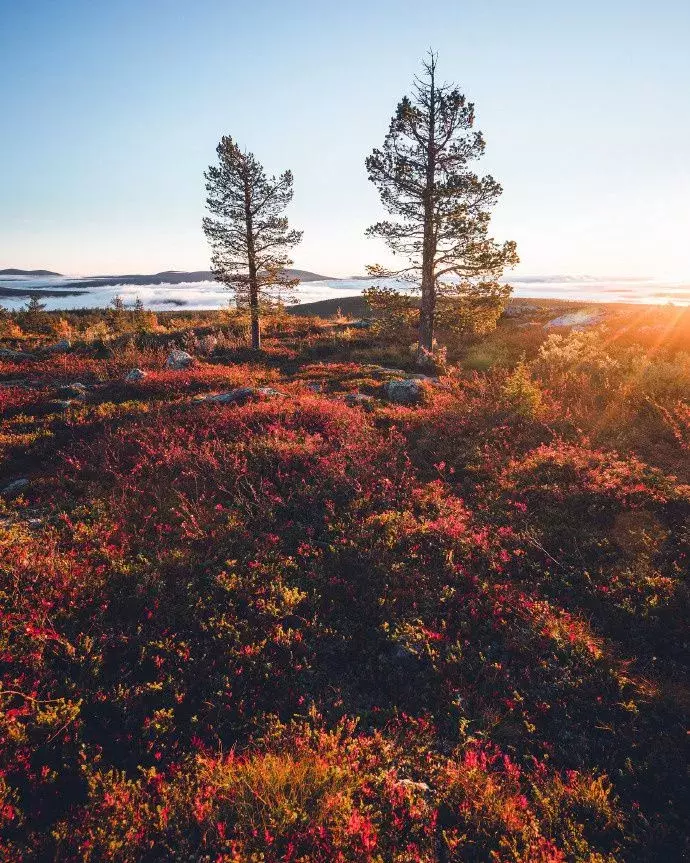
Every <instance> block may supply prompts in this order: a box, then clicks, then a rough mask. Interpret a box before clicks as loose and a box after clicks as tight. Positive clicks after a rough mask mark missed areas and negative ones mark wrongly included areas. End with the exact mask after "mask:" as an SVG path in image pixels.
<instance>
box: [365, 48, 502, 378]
mask: <svg viewBox="0 0 690 863" xmlns="http://www.w3.org/2000/svg"><path fill="white" fill-rule="evenodd" d="M436 64H437V56H436V55H435V54H434V53H433V52H429V57H428V59H427V60H426V61H425V62H424V64H423V66H424V75H423V76H422V78H419V77H416V78H415V82H414V93H413V95H412V97H409V96H404V97H403V99H402V100H401V101H400V103H399V104H398V107H397V110H396V112H395V115H394V116H393V118H392V120H391V124H390V128H389V131H388V134H387V135H386V138H385V140H384V143H383V147H382V149H380V150H379V149H375V150H374V151H373V152H372V154H371V155H370V156H369V157H368V159H367V160H366V167H367V171H368V174H369V179H370V180H371V181H372V182H373V183H374V184H375V185H376V187H377V188H378V190H379V194H380V196H381V201H382V203H383V205H384V207H385V208H386V210H387V211H388V212H389V213H390V214H391V215H392V216H394V217H396V218H395V221H383V222H378V223H377V224H375V225H372V226H371V227H370V228H369V229H368V231H367V233H368V234H369V235H370V236H376V237H381V238H383V240H385V242H386V244H387V245H388V246H389V248H390V249H391V250H392V251H393V253H394V254H398V255H401V256H403V257H404V258H405V259H406V260H407V264H406V265H405V266H403V267H401V268H399V269H392V268H384V267H381V266H378V265H375V266H372V267H369V272H370V274H372V275H376V276H389V277H390V276H399V277H401V278H404V279H406V280H410V281H414V282H415V283H416V284H417V285H418V286H419V288H420V289H421V295H422V296H421V305H420V312H419V344H418V355H417V359H418V362H419V363H420V364H421V365H423V364H425V363H426V362H428V360H429V358H430V356H431V352H432V349H433V342H434V327H435V325H436V324H438V323H439V313H440V312H443V317H445V319H446V322H448V320H449V319H451V320H452V318H453V316H454V315H455V318H456V320H458V321H460V320H461V319H462V317H463V315H464V316H465V317H466V316H467V311H468V309H470V310H471V309H475V310H476V311H477V312H481V311H482V309H486V308H490V307H496V306H497V305H498V306H500V307H502V305H503V304H504V303H505V301H506V300H507V298H508V296H509V294H510V288H509V287H508V286H505V285H502V284H500V283H499V281H498V280H499V278H500V276H501V275H502V273H503V270H504V268H505V267H510V266H514V265H515V264H516V263H517V262H518V256H517V251H516V246H515V243H514V242H507V243H504V244H503V245H499V244H498V243H497V242H496V241H495V240H493V239H492V238H491V237H490V236H489V234H488V230H489V219H490V209H491V207H492V206H493V205H494V204H495V203H496V201H497V200H498V198H499V196H500V195H501V192H502V189H501V186H500V185H499V184H498V183H497V182H496V181H495V180H494V179H493V177H491V176H485V177H481V178H480V177H478V176H477V175H476V174H475V173H473V172H472V171H471V170H469V169H468V164H469V163H470V162H471V161H473V160H475V159H477V158H479V157H480V156H481V155H482V153H483V152H484V147H485V144H484V139H483V137H482V134H481V132H478V131H474V129H473V127H474V105H473V104H472V103H471V102H467V100H466V99H465V96H463V95H462V93H460V91H459V90H458V89H457V88H456V87H455V86H452V85H450V86H449V85H446V84H444V85H441V86H439V85H438V83H437V80H436ZM439 300H441V301H442V302H440V303H439V302H438V301H439ZM449 313H450V314H449ZM497 316H498V312H497V313H496V315H495V317H497Z"/></svg>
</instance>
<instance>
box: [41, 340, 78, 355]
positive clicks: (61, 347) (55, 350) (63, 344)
mask: <svg viewBox="0 0 690 863" xmlns="http://www.w3.org/2000/svg"><path fill="white" fill-rule="evenodd" d="M71 348H72V342H71V341H70V340H69V339H60V341H59V342H55V344H54V345H47V346H46V347H45V348H43V352H44V353H46V354H64V353H65V352H66V351H69V350H71Z"/></svg>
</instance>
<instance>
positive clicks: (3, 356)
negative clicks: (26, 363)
mask: <svg viewBox="0 0 690 863" xmlns="http://www.w3.org/2000/svg"><path fill="white" fill-rule="evenodd" d="M35 359H38V357H37V356H36V354H30V353H28V351H12V350H9V349H8V348H1V349H0V360H12V361H15V362H16V361H19V362H21V361H22V360H35Z"/></svg>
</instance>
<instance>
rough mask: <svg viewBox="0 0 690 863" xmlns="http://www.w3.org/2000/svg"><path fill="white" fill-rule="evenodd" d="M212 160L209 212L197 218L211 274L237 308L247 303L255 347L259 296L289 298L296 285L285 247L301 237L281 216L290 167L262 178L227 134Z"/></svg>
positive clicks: (257, 345)
mask: <svg viewBox="0 0 690 863" xmlns="http://www.w3.org/2000/svg"><path fill="white" fill-rule="evenodd" d="M216 152H217V154H218V164H217V165H211V166H210V167H209V169H208V170H207V171H206V173H205V174H204V177H205V179H206V191H207V192H208V198H207V199H206V204H207V206H208V209H209V211H210V213H211V216H209V217H206V218H205V219H204V221H203V228H204V233H205V234H206V237H207V239H208V241H209V244H210V246H211V268H212V271H213V275H214V278H216V279H217V280H218V281H219V282H222V283H223V284H224V285H225V286H226V287H227V288H228V289H229V290H231V291H233V292H234V293H235V300H236V304H237V306H238V308H242V307H245V308H246V307H248V308H249V312H250V318H251V338H252V348H253V349H254V350H260V348H261V329H260V315H261V303H262V301H264V300H266V299H269V298H270V297H271V296H272V295H273V296H275V295H276V294H277V295H278V298H279V299H285V298H288V297H290V295H291V292H292V291H293V290H294V288H295V287H296V285H297V284H298V281H299V280H298V279H294V278H291V277H290V276H289V275H288V274H287V273H286V272H285V268H286V267H288V266H290V264H291V263H292V261H291V260H290V258H289V256H288V250H289V249H291V248H292V247H293V246H295V245H296V244H297V243H299V241H300V240H301V238H302V231H296V230H293V229H290V227H289V225H288V220H287V218H286V217H285V216H284V215H282V214H283V212H284V210H285V208H286V207H287V205H288V204H289V203H290V201H291V200H292V195H293V189H292V172H291V171H285V172H284V173H282V174H281V175H280V176H279V177H267V176H266V173H265V171H264V169H263V167H262V166H261V164H260V163H259V162H258V161H257V159H256V157H255V156H254V155H253V154H252V153H248V152H246V151H242V150H240V148H239V147H238V146H237V144H236V143H235V142H234V141H233V140H232V138H230V137H228V136H224V137H223V138H222V139H221V141H220V144H219V145H218V147H217V149H216Z"/></svg>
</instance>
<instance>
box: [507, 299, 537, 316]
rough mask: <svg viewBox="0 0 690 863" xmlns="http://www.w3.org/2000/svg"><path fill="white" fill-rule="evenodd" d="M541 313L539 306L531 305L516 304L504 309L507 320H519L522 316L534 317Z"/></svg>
mask: <svg viewBox="0 0 690 863" xmlns="http://www.w3.org/2000/svg"><path fill="white" fill-rule="evenodd" d="M539 311H540V308H539V306H533V305H530V304H529V303H520V304H517V303H516V304H514V305H510V306H506V308H505V309H503V316H504V317H505V318H519V317H520V316H521V315H533V314H536V313H537V312H539Z"/></svg>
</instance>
